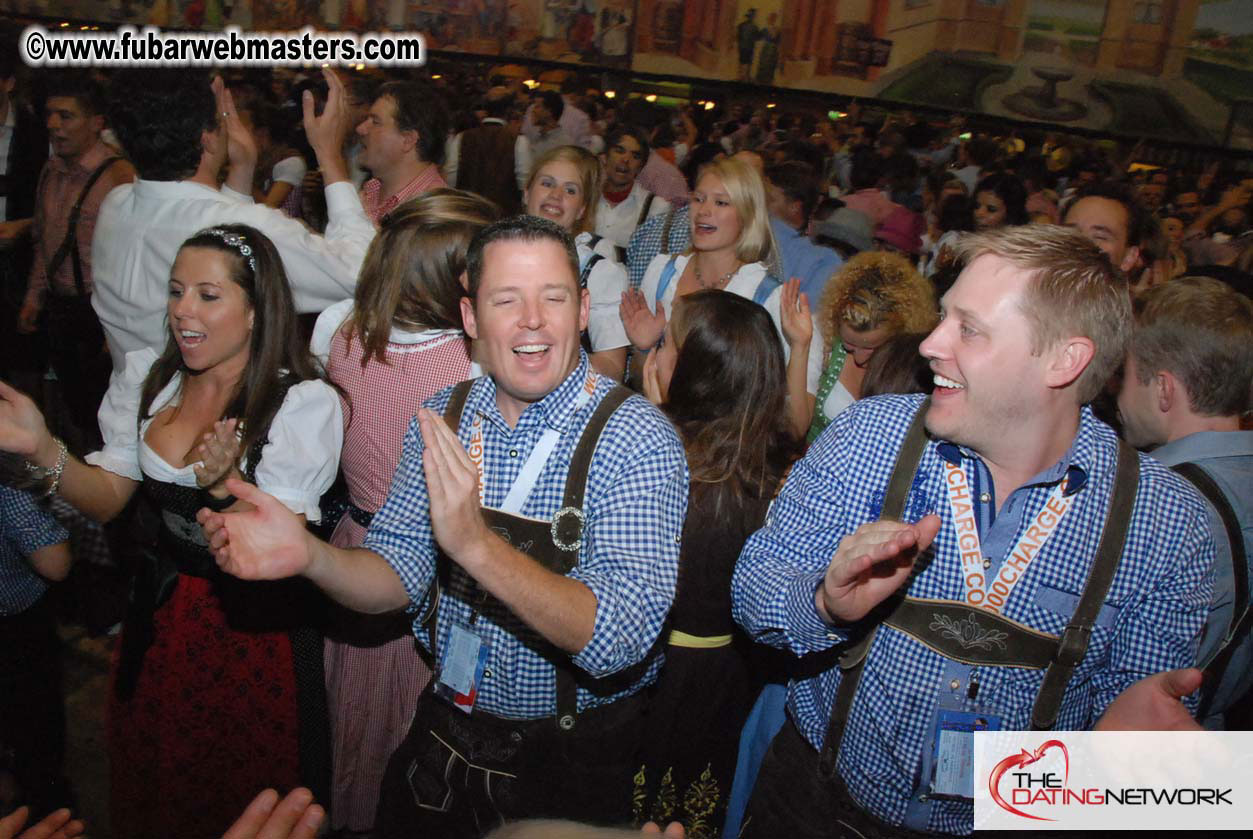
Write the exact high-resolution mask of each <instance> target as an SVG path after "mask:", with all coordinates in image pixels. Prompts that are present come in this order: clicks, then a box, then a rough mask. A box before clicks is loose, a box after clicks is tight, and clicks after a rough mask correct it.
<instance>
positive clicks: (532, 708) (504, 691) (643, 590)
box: [365, 352, 688, 719]
mask: <svg viewBox="0 0 1253 839" xmlns="http://www.w3.org/2000/svg"><path fill="white" fill-rule="evenodd" d="M587 369H588V362H587V355H586V354H584V353H582V352H580V359H579V363H578V365H577V367H576V368H575V370H574V372H572V373H571V374H570V375H569V376H568V377H567V378H566V379H565V381H564V382H562V384H561V385H560V386H559V387H558V388H557V389H556V390H555V391H553V392H552V393H550V394H548V395H547V396H546V397H544V398H543V399H542V400H540V401H539V402H536V403H535V404H533V405H531V406H529V407H528V408H527V409H526V410H525V411H524V412H523V413H522V416H521V418H520V419H519V420H518V424H517V427H515V428H513V429H510V428H509V425H508V423H506V422H505V420H504V418H503V417H502V416H501V414H500V410H499V409H498V408H497V406H496V385H495V382H494V381H493V380H492V379H491V378H488V377H484V378H481V379H479V380H478V381H477V382H475V384H474V387H473V388H471V390H470V394H469V396H468V398H467V399H466V404H465V409H464V410H463V411H462V414H461V427H460V430H459V435H458V436H459V437H460V439H461V443H462V445H466V444H467V443H468V442H469V439H470V428H471V424H472V423H473V421H474V415H475V414H476V413H477V414H480V415H482V417H483V426H482V427H483V438H484V450H485V452H484V458H483V467H484V473H485V478H484V480H485V482H486V484H487V486H486V505H487V506H488V507H499V506H500V505H501V504H502V503H503V502H504V499H505V495H506V494H507V493H508V491H509V488H510V486H512V485H513V482H514V479H515V478H516V477H517V476H518V473H519V472H520V471H521V469H522V464H523V463H524V462H525V461H526V459H527V456H528V455H530V453H531V449H532V448H533V447H534V446H535V445H536V444H537V443H538V442H539V440H540V437H541V436H542V435H543V433H544V430H545V428H547V427H549V426H551V427H553V428H556V429H559V430H561V431H562V432H563V433H562V436H561V440H560V442H559V443H558V444H557V447H556V449H555V450H554V451H553V454H552V456H551V457H550V458H549V459H548V464H547V465H546V466H545V467H544V469H543V471H542V472H541V473H540V476H539V481H538V482H537V483H536V485H535V488H534V490H532V492H531V495H530V497H529V498H528V499H527V501H526V503H525V504H524V505H523V507H522V510H521V511H520V514H521V515H523V516H528V517H533V518H540V519H549V518H551V517H552V515H553V514H554V513H555V512H556V511H557V510H559V509H560V508H561V507H562V506H563V502H562V494H563V491H564V488H565V479H566V470H567V469H568V468H569V464H570V458H571V457H572V456H573V454H574V448H575V446H576V444H577V443H578V440H579V437H580V435H581V434H582V433H583V429H584V427H585V426H586V425H587V422H588V420H590V419H591V417H592V414H593V412H595V410H596V406H597V405H598V404H599V403H600V401H601V399H603V398H604V397H605V395H606V394H607V393H609V391H610V390H611V389H612V388H613V386H614V383H613V382H612V381H611V380H609V379H607V378H604V377H603V376H597V378H596V388H595V392H594V393H593V395H592V398H591V399H589V400H588V401H587V402H586V403H585V404H584V405H583V406H582V407H580V408H577V409H576V408H575V400H576V397H577V396H578V393H579V391H580V390H582V388H583V382H584V381H585V379H586V377H587ZM450 393H451V389H449V390H445V391H443V392H441V393H439V394H437V395H436V396H434V397H432V398H431V399H430V400H429V401H428V402H427V403H426V405H427V407H428V408H430V409H431V410H432V411H435V412H436V413H437V414H442V412H443V410H444V408H445V407H446V406H447V404H448V399H449V396H450ZM687 486H688V471H687V460H686V458H685V457H684V454H683V445H682V443H681V442H680V441H679V437H678V435H677V434H676V433H675V431H674V428H673V427H672V426H671V425H670V423H669V421H667V420H666V418H665V417H664V416H663V415H662V414H661V412H660V411H658V410H657V409H656V408H654V407H653V406H652V405H650V404H649V403H648V402H647V401H646V400H645V399H643V398H641V397H638V396H635V397H631V398H630V399H628V400H627V401H626V402H624V403H623V405H622V406H621V407H620V408H619V409H618V410H617V412H616V413H615V414H614V415H613V418H612V419H611V420H610V421H609V424H608V425H607V426H606V427H605V429H604V432H603V434H602V435H601V438H600V443H599V445H597V447H596V452H595V454H594V455H593V457H592V462H591V466H590V468H589V470H588V483H587V492H586V495H585V497H584V501H583V512H584V514H585V516H586V519H585V522H584V530H583V545H582V547H581V548H580V550H579V563H578V565H577V566H576V567H575V568H573V569H572V570H571V571H570V572H569V573H568V574H567V575H566V576H568V577H571V578H572V579H576V580H578V581H580V582H582V583H583V584H584V585H586V586H587V587H588V588H589V589H591V590H592V593H593V594H595V595H596V622H595V626H594V629H593V631H592V639H591V641H590V642H589V643H588V644H587V646H586V647H584V648H583V650H581V651H580V652H579V653H578V654H577V655H575V656H572V657H571V660H572V661H573V663H574V665H575V666H576V667H577V668H579V669H580V670H583V671H585V672H586V673H588V674H589V675H591V676H592V677H594V678H593V679H590V680H583V681H582V682H581V683H580V686H579V689H578V704H579V710H584V709H587V708H591V707H594V706H597V705H605V704H608V703H609V702H612V701H614V700H615V699H618V698H620V697H623V696H627V695H630V694H633V693H636V692H637V691H639V690H640V689H641V688H643V687H644V686H645V685H647V684H649V683H651V682H652V681H653V680H654V679H655V678H656V675H657V671H658V670H659V669H660V666H661V656H660V655H659V654H658V652H657V645H656V641H657V638H658V636H659V635H660V634H661V627H662V624H663V623H664V622H665V618H666V613H667V612H668V611H669V610H670V604H671V603H672V601H673V600H674V587H675V583H676V581H677V578H678V568H679V539H680V535H681V533H682V530H683V518H684V516H685V514H686V512H687ZM429 509H430V508H429V500H428V496H427V490H426V479H425V476H424V475H423V471H422V436H421V433H420V432H419V430H418V423H417V420H416V419H415V420H413V421H412V422H411V423H410V424H409V430H408V432H406V434H405V440H404V449H403V452H402V454H401V458H400V465H399V466H398V467H397V469H396V475H395V477H394V478H393V480H392V487H391V491H390V493H389V494H388V496H387V501H386V502H385V503H384V504H383V508H382V509H381V510H379V512H378V514H377V515H376V516H375V517H374V520H373V522H372V523H371V524H370V529H369V532H368V533H367V534H366V537H365V547H366V548H368V549H369V550H371V551H374V552H375V553H378V554H380V555H381V556H383V557H384V558H385V559H386V560H387V561H388V562H389V563H390V564H391V565H392V567H393V568H395V569H396V573H397V574H399V575H400V579H401V580H402V582H403V583H404V586H405V590H406V591H407V592H408V594H409V599H410V604H411V608H412V609H413V610H415V611H417V610H420V609H421V607H422V606H423V605H424V604H425V603H426V601H427V594H428V590H429V588H430V585H431V581H432V579H433V578H434V574H435V552H436V546H435V539H434V536H433V534H432V532H431V525H430V517H429ZM479 592H481V589H478V588H477V587H476V586H474V585H473V582H472V580H471V578H470V576H469V575H468V574H466V573H465V572H464V571H462V570H461V568H460V567H458V566H457V565H456V564H455V563H453V566H452V578H451V582H450V585H449V587H448V589H447V590H446V591H444V593H443V596H442V597H441V599H440V602H439V626H438V635H437V638H438V641H437V643H438V645H439V647H440V648H441V649H443V648H444V647H445V646H446V645H447V643H448V636H449V633H450V632H451V627H452V625H453V624H454V623H457V624H460V625H461V626H468V625H469V622H470V615H471V612H472V608H473V604H475V603H476V602H477V600H478V596H479ZM474 629H475V631H476V632H477V633H478V634H479V635H480V637H481V638H483V640H484V641H485V642H486V644H487V645H488V647H489V658H488V661H487V668H486V671H485V673H484V679H483V682H482V684H481V685H480V686H479V692H478V699H477V702H476V708H478V709H482V710H484V711H487V712H489V713H491V714H495V715H497V716H502V717H509V718H512V719H539V718H544V717H551V716H553V715H554V714H555V713H556V675H555V674H556V671H555V669H554V668H553V666H552V664H551V663H549V661H548V659H547V658H545V655H544V654H545V653H546V654H548V655H550V656H553V655H558V656H559V655H562V654H561V653H560V652H558V651H557V650H556V648H554V647H553V646H552V645H551V644H549V643H548V642H546V641H544V640H543V639H542V638H541V637H540V636H539V635H538V634H537V633H536V632H535V631H534V630H532V629H530V628H529V627H527V626H526V625H525V624H524V623H522V621H520V620H519V619H518V618H517V617H515V616H514V615H513V614H512V613H511V612H509V611H508V610H507V609H505V608H504V607H503V606H502V605H501V604H500V603H499V602H496V601H494V600H489V601H488V604H487V605H486V607H485V608H484V611H483V613H482V614H481V615H480V616H479V618H478V620H477V622H476V623H475V625H474ZM414 634H415V635H416V636H417V638H418V640H419V641H420V642H421V643H422V644H423V645H426V644H427V642H428V639H427V631H426V628H425V627H422V626H419V625H418V624H417V623H416V621H415V624H414Z"/></svg>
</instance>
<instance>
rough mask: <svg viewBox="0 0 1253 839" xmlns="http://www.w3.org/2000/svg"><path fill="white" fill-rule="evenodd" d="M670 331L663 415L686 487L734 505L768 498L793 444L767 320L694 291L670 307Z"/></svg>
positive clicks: (727, 299) (781, 369) (741, 301)
mask: <svg viewBox="0 0 1253 839" xmlns="http://www.w3.org/2000/svg"><path fill="white" fill-rule="evenodd" d="M671 330H672V334H673V335H674V340H675V341H676V343H677V344H678V358H677V360H676V361H675V365H674V373H673V375H672V376H671V378H670V388H669V391H668V393H667V395H666V402H665V404H664V405H662V409H663V410H665V412H666V413H667V414H668V415H669V416H670V419H671V421H672V422H674V424H675V426H676V427H677V428H678V430H679V434H680V436H681V437H682V438H683V447H684V449H685V450H686V451H687V460H688V468H689V470H690V471H691V475H692V481H693V482H694V483H697V484H718V485H720V487H721V488H725V489H729V490H730V491H731V493H732V494H733V495H735V496H737V497H739V498H741V499H743V498H770V497H773V496H774V494H775V493H776V492H777V491H778V488H779V484H780V483H781V481H782V480H783V476H784V475H785V474H786V472H787V469H788V467H789V466H790V465H791V463H792V461H793V460H795V459H796V458H797V457H798V456H799V455H800V444H799V442H798V441H797V440H796V439H795V438H794V437H793V436H792V432H791V430H790V427H789V425H788V421H787V411H786V410H785V407H786V406H785V404H784V403H785V401H786V399H787V378H786V366H785V364H784V361H783V345H782V343H781V342H780V341H779V335H778V332H777V331H776V330H775V328H774V323H773V321H771V320H770V315H769V314H768V313H767V312H766V310H765V309H764V308H762V307H761V306H759V305H757V304H756V303H754V302H753V301H751V300H748V299H746V298H743V297H740V296H738V295H735V294H730V293H728V292H725V291H717V290H708V291H698V292H694V293H692V294H689V295H687V296H686V297H683V298H681V299H680V300H678V301H676V302H675V306H674V315H673V318H672V320H671Z"/></svg>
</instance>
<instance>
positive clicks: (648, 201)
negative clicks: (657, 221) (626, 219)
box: [635, 192, 657, 227]
mask: <svg viewBox="0 0 1253 839" xmlns="http://www.w3.org/2000/svg"><path fill="white" fill-rule="evenodd" d="M656 197H657V196H656V195H655V194H653V193H651V192H650V193H648V197H647V198H645V199H644V206H643V207H640V217H639V218H637V219H636V220H635V226H636V227H639V226H640V225H641V224H643V223H644V220H645V219H647V218H648V211H649V210H651V209H652V208H653V199H654V198H656Z"/></svg>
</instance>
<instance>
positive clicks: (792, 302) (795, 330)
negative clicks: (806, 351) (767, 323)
mask: <svg viewBox="0 0 1253 839" xmlns="http://www.w3.org/2000/svg"><path fill="white" fill-rule="evenodd" d="M780 294H781V296H780V298H779V325H780V326H782V327H783V337H784V338H785V339H787V343H788V346H789V347H791V348H792V349H793V350H795V349H797V348H798V347H808V346H809V341H810V339H812V338H813V337H814V321H813V318H812V317H811V315H810V313H809V295H807V294H804V293H803V292H802V291H801V281H800V280H799V279H797V278H796V277H793V278H792V279H790V280H788V281H787V282H786V283H784V284H783V290H782V292H781V293H780Z"/></svg>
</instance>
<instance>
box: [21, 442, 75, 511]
mask: <svg viewBox="0 0 1253 839" xmlns="http://www.w3.org/2000/svg"><path fill="white" fill-rule="evenodd" d="M52 439H53V440H54V441H56V444H57V462H56V465H55V466H51V467H48V466H36V465H35V464H33V463H31V462H30V461H29V460H28V461H26V471H27V472H28V473H29V474H30V476H31V477H32V478H34V479H35V480H37V481H46V480H49V479H51V480H52V483H50V484H49V485H48V489H47V490H46V491H45V492H44V497H45V498H50V497H52V496H54V495H56V494H57V490H59V489H60V488H61V473H62V472H64V471H65V464H66V461H68V460H69V459H70V452H69V449H67V448H66V447H65V441H64V440H62V439H61V438H60V437H53V438H52Z"/></svg>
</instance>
